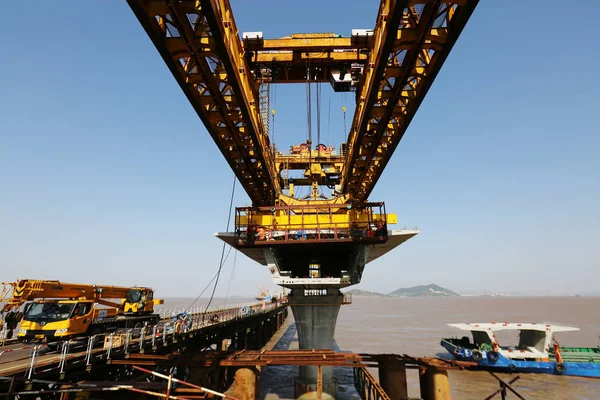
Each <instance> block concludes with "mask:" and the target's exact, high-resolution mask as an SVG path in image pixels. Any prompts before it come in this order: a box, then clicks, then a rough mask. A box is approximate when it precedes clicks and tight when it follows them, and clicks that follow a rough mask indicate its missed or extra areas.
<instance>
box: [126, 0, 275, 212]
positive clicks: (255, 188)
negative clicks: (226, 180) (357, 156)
mask: <svg viewBox="0 0 600 400" xmlns="http://www.w3.org/2000/svg"><path fill="white" fill-rule="evenodd" d="M128 3H129V6H130V7H131V9H132V10H133V12H134V14H135V15H136V17H137V18H138V20H139V22H140V23H141V25H142V27H143V28H144V30H145V31H146V33H147V34H148V36H149V37H150V39H151V40H152V42H153V44H154V46H155V47H156V48H157V50H158V52H159V53H160V55H161V56H162V58H163V60H164V61H165V63H166V64H167V67H168V68H169V70H170V71H171V73H172V74H173V76H174V77H175V79H176V80H177V82H178V83H179V85H180V87H181V89H182V90H183V92H184V93H185V95H186V96H187V98H188V100H189V101H190V103H191V105H192V106H193V108H194V110H195V111H196V113H197V114H198V116H199V117H200V119H201V120H202V122H203V123H204V125H205V127H206V129H207V130H208V133H209V134H210V135H211V137H212V138H213V140H214V141H215V144H216V145H217V147H218V148H219V150H220V151H221V153H222V154H223V156H224V157H225V159H226V160H227V162H228V164H229V166H230V167H231V169H232V170H233V171H234V173H235V175H236V176H237V178H238V179H239V181H240V183H241V184H242V186H243V187H244V189H245V191H246V192H247V193H248V196H250V199H251V200H252V202H253V203H254V204H256V205H270V204H273V203H274V199H275V196H276V194H277V193H278V192H279V181H278V180H277V179H276V171H275V165H274V162H273V159H272V155H271V151H270V148H271V144H270V141H269V137H268V136H267V135H266V134H265V133H264V127H263V125H262V120H261V118H260V113H259V109H258V108H259V104H258V100H257V95H256V85H255V83H254V81H253V77H252V75H251V73H250V69H249V66H248V65H247V62H246V60H245V59H244V54H243V49H242V45H241V40H240V38H239V36H238V31H237V27H236V25H235V21H234V19H233V16H232V14H231V6H230V4H229V1H228V0H220V1H216V0H202V1H198V2H197V1H193V0H181V1H179V0H177V1H176V0H128Z"/></svg>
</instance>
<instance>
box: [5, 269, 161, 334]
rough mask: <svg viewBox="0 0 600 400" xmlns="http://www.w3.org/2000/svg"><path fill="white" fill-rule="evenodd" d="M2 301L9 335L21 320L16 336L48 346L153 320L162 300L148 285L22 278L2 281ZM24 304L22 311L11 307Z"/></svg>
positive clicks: (155, 319) (155, 320)
mask: <svg viewBox="0 0 600 400" xmlns="http://www.w3.org/2000/svg"><path fill="white" fill-rule="evenodd" d="M0 303H1V304H3V307H2V309H1V313H2V314H4V313H7V314H6V317H5V323H6V328H7V329H9V331H10V332H11V334H10V336H12V330H13V329H15V328H16V325H17V323H18V322H19V321H20V322H21V325H20V327H19V334H18V337H19V338H21V339H35V340H43V339H46V341H47V342H48V345H49V346H52V345H55V344H56V343H57V342H58V341H59V340H65V339H69V338H73V337H77V336H82V335H94V334H98V333H106V332H109V331H112V330H115V329H117V328H125V327H134V326H136V325H139V326H141V325H142V324H143V323H150V324H155V323H156V322H158V319H159V316H158V315H157V314H154V305H155V304H162V303H163V300H161V299H154V292H153V290H152V289H150V288H146V287H119V286H102V285H86V284H78V283H65V282H60V281H54V280H32V279H21V280H19V281H16V282H4V283H3V288H2V292H1V293H0ZM23 305H24V306H25V307H24V310H23V312H22V313H21V312H15V310H17V309H19V308H20V307H21V306H23ZM21 318H22V320H21Z"/></svg>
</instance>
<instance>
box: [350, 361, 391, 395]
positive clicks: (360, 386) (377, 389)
mask: <svg viewBox="0 0 600 400" xmlns="http://www.w3.org/2000/svg"><path fill="white" fill-rule="evenodd" d="M354 387H355V388H356V391H357V392H358V395H359V396H360V398H361V399H362V400H390V397H389V396H388V395H387V393H386V392H385V390H383V388H382V387H381V385H379V382H377V380H376V379H375V378H374V377H373V375H371V373H370V372H369V371H368V370H367V369H366V368H364V367H360V368H354Z"/></svg>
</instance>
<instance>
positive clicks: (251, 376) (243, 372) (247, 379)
mask: <svg viewBox="0 0 600 400" xmlns="http://www.w3.org/2000/svg"><path fill="white" fill-rule="evenodd" d="M257 380H258V379H257V376H256V374H255V373H254V372H253V371H252V370H250V369H247V368H241V369H238V370H237V371H236V372H235V378H234V381H233V385H231V387H230V388H229V389H228V390H227V391H226V392H225V394H226V395H228V396H231V397H234V398H236V399H239V400H255V399H257V398H258V391H257V390H256V387H257V386H258V385H257Z"/></svg>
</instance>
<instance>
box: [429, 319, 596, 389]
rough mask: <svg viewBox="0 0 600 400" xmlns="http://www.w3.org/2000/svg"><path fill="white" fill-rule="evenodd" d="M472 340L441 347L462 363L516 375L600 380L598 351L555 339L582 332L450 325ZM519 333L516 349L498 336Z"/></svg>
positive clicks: (509, 325)
mask: <svg viewBox="0 0 600 400" xmlns="http://www.w3.org/2000/svg"><path fill="white" fill-rule="evenodd" d="M448 325H449V326H451V327H453V328H457V329H460V330H462V331H469V332H471V335H472V337H473V340H472V341H471V340H470V339H469V337H467V336H463V337H462V338H460V339H459V338H448V339H442V341H441V343H440V344H441V345H442V346H443V347H444V348H445V349H446V350H448V352H449V353H450V354H452V356H453V357H454V358H456V359H458V360H462V361H474V362H477V365H478V366H479V367H482V368H487V369H505V370H509V371H516V372H536V373H553V374H560V375H574V376H589V377H600V346H599V347H562V346H559V345H558V342H556V340H555V339H554V334H555V333H557V332H573V331H578V330H579V328H576V327H574V326H567V325H557V324H545V323H539V324H536V323H509V322H505V323H500V322H491V323H460V324H448ZM511 330H512V331H518V332H519V342H518V343H517V344H516V345H505V344H504V343H502V344H501V343H499V342H498V340H497V339H496V334H495V332H498V331H511Z"/></svg>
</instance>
